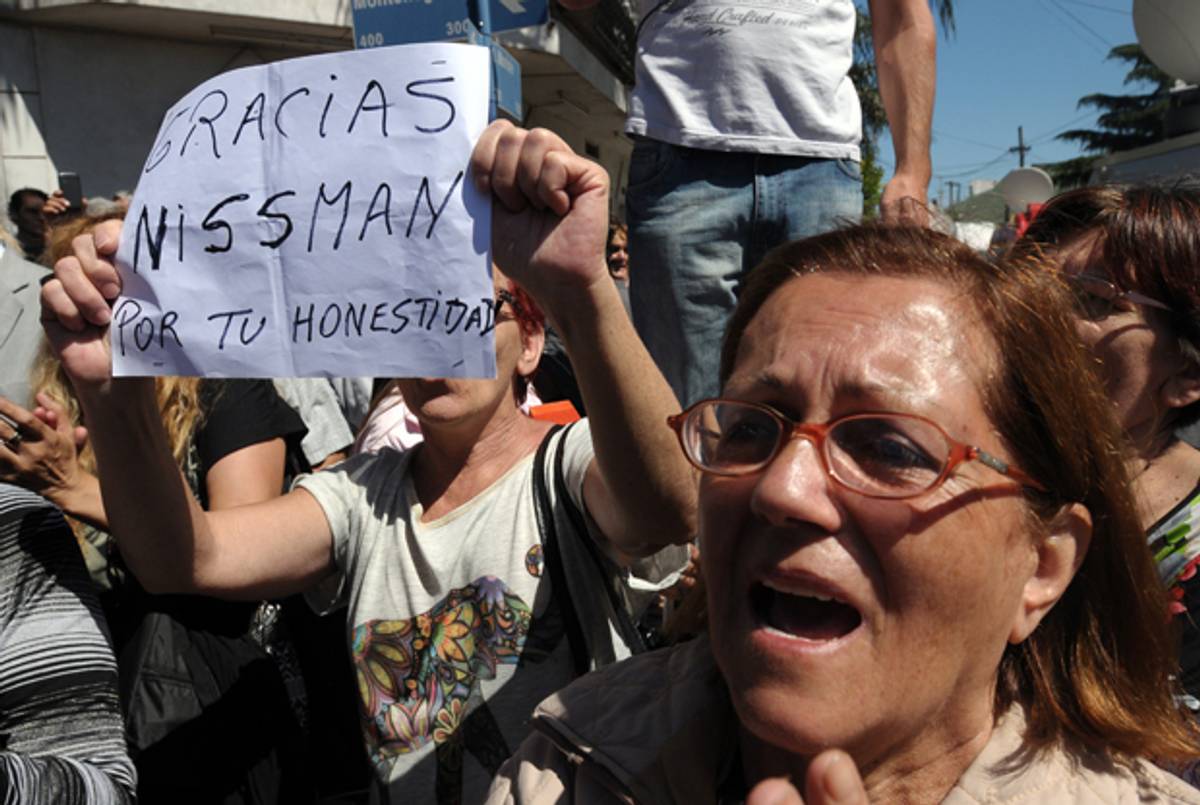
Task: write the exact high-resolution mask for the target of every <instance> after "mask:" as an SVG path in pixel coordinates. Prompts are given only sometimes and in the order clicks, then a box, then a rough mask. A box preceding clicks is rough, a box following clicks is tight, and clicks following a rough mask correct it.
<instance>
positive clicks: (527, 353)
mask: <svg viewBox="0 0 1200 805" xmlns="http://www.w3.org/2000/svg"><path fill="white" fill-rule="evenodd" d="M545 346H546V328H545V327H542V326H540V325H538V326H534V327H530V328H529V329H526V328H525V327H524V326H522V327H521V357H520V358H519V359H518V360H517V374H519V375H520V376H521V377H530V376H531V375H533V373H534V372H536V371H537V368H538V364H539V363H541V362H542V349H543V348H544V347H545Z"/></svg>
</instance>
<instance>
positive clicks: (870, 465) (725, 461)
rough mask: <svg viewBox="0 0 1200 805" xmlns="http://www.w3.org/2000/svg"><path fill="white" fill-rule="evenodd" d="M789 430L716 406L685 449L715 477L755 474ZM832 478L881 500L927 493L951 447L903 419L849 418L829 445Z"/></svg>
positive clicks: (697, 412)
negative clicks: (886, 497) (883, 497)
mask: <svg viewBox="0 0 1200 805" xmlns="http://www.w3.org/2000/svg"><path fill="white" fill-rule="evenodd" d="M790 428H791V425H790V424H789V423H787V422H786V421H784V420H781V419H779V418H778V417H776V416H775V415H773V414H771V413H770V412H769V411H767V410H766V409H763V408H759V407H757V406H753V405H746V404H740V403H736V402H726V401H713V402H710V403H708V404H705V405H701V406H699V407H697V408H696V409H694V410H693V411H692V412H691V415H690V416H689V418H688V421H687V426H686V428H685V444H686V446H687V448H688V452H689V455H690V456H691V458H692V460H693V461H695V462H696V463H697V464H699V465H700V466H701V467H703V468H704V469H706V470H708V471H709V472H715V473H718V474H722V475H741V474H747V473H752V472H757V471H758V470H760V469H762V468H763V467H764V466H766V464H767V463H768V462H769V461H770V460H771V459H772V458H773V457H774V455H775V453H776V451H777V450H778V449H779V447H780V445H781V444H782V442H783V439H784V438H785V436H786V435H787V434H788V433H789V431H790ZM824 451H825V454H824V455H825V460H826V462H827V464H828V467H829V471H830V473H831V474H832V475H833V476H834V477H835V478H836V479H837V480H838V481H839V482H841V483H842V484H844V485H846V486H848V487H850V488H851V489H856V490H858V491H861V492H865V493H867V494H872V495H881V496H903V495H909V494H913V493H915V492H921V491H924V490H926V489H929V488H930V487H932V486H933V485H934V484H935V483H937V480H938V478H940V477H941V475H942V470H943V469H944V468H945V466H946V461H947V459H948V458H949V455H950V445H949V443H948V442H947V441H946V437H945V436H944V435H943V434H942V433H941V431H940V430H938V428H937V427H935V426H934V425H932V424H931V423H929V422H926V421H924V420H922V419H917V418H913V417H906V416H903V415H887V416H883V415H878V416H863V417H849V418H846V419H842V420H840V421H838V422H836V423H835V424H834V426H833V428H832V429H831V430H830V431H829V434H828V436H827V437H826V443H825V445H824Z"/></svg>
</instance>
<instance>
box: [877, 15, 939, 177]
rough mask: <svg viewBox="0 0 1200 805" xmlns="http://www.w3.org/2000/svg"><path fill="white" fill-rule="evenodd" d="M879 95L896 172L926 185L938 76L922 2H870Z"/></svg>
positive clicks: (930, 23)
mask: <svg viewBox="0 0 1200 805" xmlns="http://www.w3.org/2000/svg"><path fill="white" fill-rule="evenodd" d="M871 16H872V21H873V37H874V42H875V64H876V70H877V73H878V77H879V94H880V96H881V97H882V99H883V106H884V109H885V111H886V112H887V117H888V125H889V128H890V129H891V132H892V144H893V146H894V149H895V156H896V173H897V174H905V175H908V176H910V177H913V178H914V179H915V180H917V182H918V183H920V182H924V183H925V184H928V182H929V178H930V174H931V167H930V161H929V144H930V130H931V127H932V125H933V98H934V85H935V82H936V73H937V31H936V29H935V28H934V24H933V15H932V14H931V13H930V11H929V7H928V5H927V4H926V3H925V0H875V1H874V2H872V3H871Z"/></svg>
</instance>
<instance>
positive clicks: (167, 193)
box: [111, 45, 495, 377]
mask: <svg viewBox="0 0 1200 805" xmlns="http://www.w3.org/2000/svg"><path fill="white" fill-rule="evenodd" d="M487 74H488V54H487V51H486V49H484V48H478V47H472V46H468V45H413V46H407V47H397V48H380V49H377V50H369V51H356V52H353V53H339V54H327V55H322V56H309V57H305V58H300V59H291V60H286V61H282V62H276V63H272V64H267V65H262V66H256V67H246V68H241V69H239V70H234V71H231V72H229V73H225V74H223V75H219V76H216V77H215V78H212V79H210V80H208V81H206V82H204V83H203V84H201V85H200V86H198V87H196V88H195V89H194V90H192V91H191V92H189V93H188V94H187V95H185V96H184V97H183V98H182V99H180V101H179V102H178V103H176V104H175V105H174V106H173V107H172V108H171V109H169V110H168V111H167V113H166V115H165V116H164V118H163V124H162V126H161V128H160V130H159V133H158V136H157V138H156V139H155V142H154V145H153V147H152V148H151V150H150V154H149V155H148V157H147V159H146V163H145V166H144V168H143V170H142V175H141V178H140V180H139V182H138V187H137V192H136V193H135V195H134V199H133V203H132V204H131V205H130V210H129V217H128V220H127V224H126V226H125V227H124V229H123V230H122V232H121V246H120V249H119V251H118V254H117V259H116V261H115V264H116V266H117V268H118V270H119V271H120V272H121V275H122V279H123V287H122V296H121V298H120V299H118V300H117V302H116V304H115V306H114V308H113V311H112V333H111V338H112V347H113V358H114V372H113V373H114V375H116V376H122V375H164V374H166V375H169V374H182V375H203V376H209V377H296V376H300V377H305V376H320V375H338V374H378V375H388V376H441V377H490V376H492V375H493V374H494V371H495V355H494V350H493V345H492V325H493V321H492V315H493V313H494V310H493V307H492V298H491V280H490V278H489V276H488V273H489V268H490V265H491V262H490V260H489V256H488V254H487V251H488V246H487V244H488V234H489V231H490V205H489V204H488V203H487V200H486V199H485V198H483V197H482V196H481V195H480V194H479V193H478V191H476V190H475V188H474V186H472V185H471V184H470V183H469V182H467V181H466V179H465V173H466V170H467V161H468V157H469V154H470V149H471V147H472V146H473V145H474V144H475V141H476V139H477V138H478V137H479V134H480V132H482V131H483V129H484V127H485V125H486V117H487V86H488V82H487Z"/></svg>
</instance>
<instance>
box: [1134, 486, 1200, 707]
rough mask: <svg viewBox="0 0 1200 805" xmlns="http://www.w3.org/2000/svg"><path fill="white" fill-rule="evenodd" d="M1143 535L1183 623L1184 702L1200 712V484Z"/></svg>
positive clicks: (1182, 669) (1172, 607) (1180, 653)
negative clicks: (1197, 572) (1198, 570)
mask: <svg viewBox="0 0 1200 805" xmlns="http://www.w3.org/2000/svg"><path fill="white" fill-rule="evenodd" d="M1146 538H1147V540H1148V541H1149V543H1150V552H1151V553H1152V554H1153V555H1154V561H1155V563H1156V564H1157V566H1158V575H1159V578H1160V579H1162V582H1163V584H1164V585H1166V587H1167V589H1168V590H1169V591H1170V596H1171V613H1172V615H1173V617H1174V619H1175V620H1176V621H1177V622H1179V623H1180V624H1181V626H1182V643H1181V645H1180V652H1179V659H1180V671H1179V681H1180V682H1181V683H1182V685H1183V688H1184V690H1185V691H1186V694H1187V695H1186V696H1185V697H1184V701H1183V704H1184V705H1185V706H1187V708H1188V709H1189V710H1191V711H1192V712H1193V713H1196V714H1198V715H1200V577H1197V574H1196V570H1197V568H1198V567H1200V486H1198V487H1196V488H1195V489H1193V490H1192V492H1191V494H1189V495H1188V496H1187V497H1186V498H1184V499H1183V500H1182V501H1180V502H1179V504H1178V505H1177V506H1175V508H1173V509H1171V511H1169V512H1167V514H1166V515H1165V516H1163V517H1162V519H1160V520H1159V521H1158V522H1157V523H1155V524H1154V525H1153V526H1151V527H1150V530H1149V531H1148V532H1147V534H1146Z"/></svg>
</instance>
